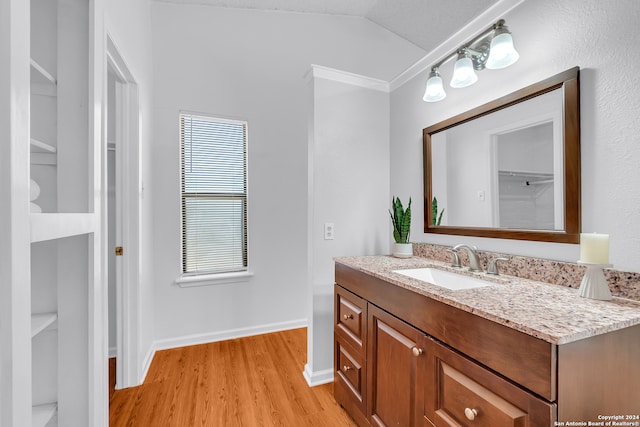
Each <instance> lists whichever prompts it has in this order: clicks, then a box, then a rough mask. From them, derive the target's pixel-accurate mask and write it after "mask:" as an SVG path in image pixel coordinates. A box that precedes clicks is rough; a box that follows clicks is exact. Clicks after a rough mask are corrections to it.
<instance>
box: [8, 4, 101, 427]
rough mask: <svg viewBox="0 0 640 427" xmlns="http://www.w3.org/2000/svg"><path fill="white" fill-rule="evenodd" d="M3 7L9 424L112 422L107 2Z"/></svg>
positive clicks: (44, 425) (43, 425)
mask: <svg viewBox="0 0 640 427" xmlns="http://www.w3.org/2000/svg"><path fill="white" fill-rule="evenodd" d="M0 2H1V3H2V9H3V10H10V11H11V14H0V27H1V28H3V29H6V34H7V37H6V38H5V39H3V43H0V141H1V142H0V171H2V179H0V194H1V196H2V200H0V214H1V215H0V216H1V217H2V218H3V221H1V222H0V231H1V233H0V234H1V235H2V239H0V281H1V283H2V286H0V314H1V316H0V317H2V318H1V319H0V360H2V368H3V371H2V387H0V402H2V403H1V404H0V427H13V426H21V427H30V426H39V427H55V426H57V425H61V426H96V427H103V426H104V427H106V426H107V425H108V413H107V411H106V409H105V408H108V404H107V400H108V385H107V384H106V380H105V379H104V378H106V377H107V373H106V372H107V349H106V345H105V344H104V342H103V337H104V335H105V332H106V321H105V320H104V319H103V317H104V316H103V315H102V306H103V301H104V298H105V296H103V295H102V288H103V286H102V280H103V279H102V271H101V268H102V267H101V266H102V262H101V260H102V256H103V248H102V242H101V238H102V236H101V229H102V227H101V205H100V200H101V197H100V195H101V193H102V189H101V185H102V184H101V183H102V180H101V173H102V169H101V164H102V162H101V154H100V150H101V148H100V147H101V145H102V140H101V137H100V135H101V119H100V115H99V114H97V111H98V109H99V107H97V106H98V105H100V104H101V103H102V92H101V89H100V88H101V87H102V85H103V83H102V80H103V79H102V71H101V70H102V69H103V68H105V69H106V64H105V61H106V56H105V55H106V53H105V48H104V47H103V45H102V43H103V41H104V40H103V38H102V37H103V36H102V35H103V34H104V28H103V27H102V21H101V18H97V17H98V16H102V15H101V13H102V12H101V11H102V10H103V9H102V8H103V7H104V6H103V0H30V4H25V2H24V0H0ZM31 180H33V181H35V182H36V183H37V185H38V187H39V188H40V191H39V192H38V191H33V192H32V191H31V190H33V189H34V187H33V185H34V184H31ZM31 193H32V194H31ZM35 196H38V197H37V199H35V203H37V205H38V206H39V207H40V208H41V209H42V212H43V213H35V211H37V210H35V211H34V213H32V212H30V207H29V206H30V204H29V201H31V200H30V199H31V198H32V197H35ZM103 361H104V363H103Z"/></svg>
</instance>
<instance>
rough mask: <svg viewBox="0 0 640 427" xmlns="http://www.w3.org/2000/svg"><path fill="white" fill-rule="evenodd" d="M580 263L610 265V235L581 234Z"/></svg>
mask: <svg viewBox="0 0 640 427" xmlns="http://www.w3.org/2000/svg"><path fill="white" fill-rule="evenodd" d="M580 261H582V262H588V263H591V264H609V235H608V234H596V233H582V234H580Z"/></svg>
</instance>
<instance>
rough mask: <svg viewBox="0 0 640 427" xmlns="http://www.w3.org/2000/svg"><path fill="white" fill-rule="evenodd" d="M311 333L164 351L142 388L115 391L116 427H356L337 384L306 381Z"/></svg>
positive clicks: (113, 423)
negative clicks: (338, 399) (338, 394)
mask: <svg viewBox="0 0 640 427" xmlns="http://www.w3.org/2000/svg"><path fill="white" fill-rule="evenodd" d="M306 332H307V331H306V328H302V329H294V330H289V331H283V332H276V333H271V334H265V335H257V336H253V337H247V338H240V339H235V340H229V341H222V342H216V343H211V344H203V345H196V346H190V347H182V348H176V349H171V350H163V351H158V352H157V353H156V355H155V357H154V359H153V362H152V364H151V367H150V369H149V373H148V374H147V378H146V380H145V382H144V384H143V385H141V386H139V387H132V388H129V389H124V390H115V391H113V390H111V391H110V405H109V414H110V422H109V425H110V426H111V427H121V426H144V427H148V426H153V427H162V426H172V427H174V426H175V427H192V426H200V427H219V426H224V427H227V426H230V427H231V426H295V427H298V426H326V427H339V426H348V427H355V426H356V424H355V423H354V422H353V420H352V419H351V418H350V417H349V416H348V415H347V413H346V412H345V411H344V410H343V409H342V408H341V407H340V406H339V405H338V404H337V403H336V402H335V400H334V399H333V383H330V384H324V385H321V386H316V387H309V386H308V385H307V383H306V381H305V380H304V378H303V376H302V370H303V368H304V364H305V362H306V352H307V347H306V346H307V338H306V336H307V333H306ZM111 367H112V364H110V368H111ZM110 383H111V384H113V380H111V381H110Z"/></svg>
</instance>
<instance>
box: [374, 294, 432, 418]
mask: <svg viewBox="0 0 640 427" xmlns="http://www.w3.org/2000/svg"><path fill="white" fill-rule="evenodd" d="M367 320H368V325H367V327H368V352H367V369H368V372H367V409H368V411H367V412H368V419H369V422H370V423H371V424H372V425H374V426H412V425H415V412H416V411H415V395H416V383H415V381H416V372H417V364H418V360H419V359H420V358H421V357H424V355H423V345H424V342H425V341H426V337H425V336H424V334H423V333H422V332H420V331H419V330H418V329H416V328H414V327H412V326H410V325H408V324H407V323H404V322H403V321H401V320H399V319H398V318H396V317H394V316H392V315H390V314H388V313H386V312H385V311H383V310H381V309H379V308H378V307H376V306H374V305H372V304H369V306H368V318H367Z"/></svg>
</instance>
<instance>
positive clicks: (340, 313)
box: [335, 285, 367, 355]
mask: <svg viewBox="0 0 640 427" xmlns="http://www.w3.org/2000/svg"><path fill="white" fill-rule="evenodd" d="M366 324H367V302H366V301H365V300H363V299H362V298H360V297H358V296H357V295H354V294H352V293H351V292H349V291H347V290H345V289H343V288H342V287H340V286H337V285H336V287H335V330H336V332H337V333H339V334H341V335H342V336H343V337H344V338H346V340H347V341H348V342H349V343H350V344H351V345H352V346H353V347H354V348H355V349H356V350H357V351H358V353H359V354H360V355H363V354H364V347H365V336H366Z"/></svg>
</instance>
